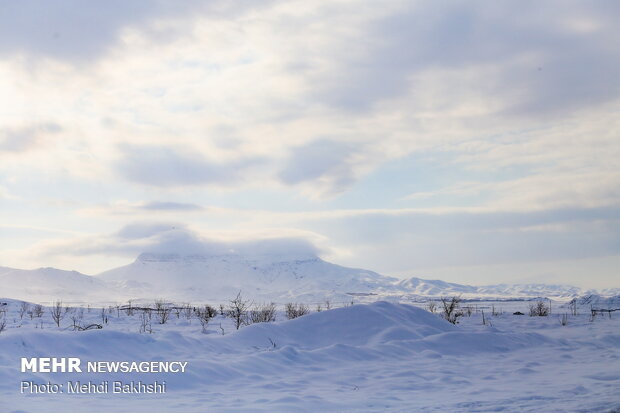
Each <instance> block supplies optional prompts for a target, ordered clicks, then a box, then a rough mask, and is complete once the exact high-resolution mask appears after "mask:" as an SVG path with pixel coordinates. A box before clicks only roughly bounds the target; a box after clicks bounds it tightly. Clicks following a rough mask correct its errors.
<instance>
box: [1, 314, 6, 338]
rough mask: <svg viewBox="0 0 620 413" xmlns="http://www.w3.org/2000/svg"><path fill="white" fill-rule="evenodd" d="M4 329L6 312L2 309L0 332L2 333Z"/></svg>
mask: <svg viewBox="0 0 620 413" xmlns="http://www.w3.org/2000/svg"><path fill="white" fill-rule="evenodd" d="M5 329H6V313H5V312H4V311H0V333H2V332H3V331H4V330H5Z"/></svg>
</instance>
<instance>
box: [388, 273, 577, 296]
mask: <svg viewBox="0 0 620 413" xmlns="http://www.w3.org/2000/svg"><path fill="white" fill-rule="evenodd" d="M398 286H399V287H400V288H401V289H402V290H403V291H404V292H406V293H408V294H414V295H419V296H423V297H441V296H449V295H460V296H462V298H465V299H479V298H480V299H505V298H534V297H549V298H554V299H561V300H565V299H570V298H574V297H578V296H580V295H583V294H586V293H588V292H584V291H582V290H581V289H580V288H578V287H574V286H572V285H562V284H495V285H484V286H472V285H463V284H455V283H449V282H446V281H441V280H424V279H421V278H417V277H412V278H409V279H406V280H402V281H400V282H399V283H398Z"/></svg>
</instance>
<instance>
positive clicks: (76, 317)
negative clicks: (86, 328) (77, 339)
mask: <svg viewBox="0 0 620 413" xmlns="http://www.w3.org/2000/svg"><path fill="white" fill-rule="evenodd" d="M83 318H84V308H80V309H79V310H77V311H74V312H73V314H71V326H72V327H73V329H74V330H78V329H79V328H80V327H81V326H82V319H83Z"/></svg>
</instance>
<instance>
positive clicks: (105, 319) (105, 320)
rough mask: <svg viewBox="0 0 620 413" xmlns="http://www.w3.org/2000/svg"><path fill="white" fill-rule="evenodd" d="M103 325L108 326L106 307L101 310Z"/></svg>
mask: <svg viewBox="0 0 620 413" xmlns="http://www.w3.org/2000/svg"><path fill="white" fill-rule="evenodd" d="M101 324H108V316H107V315H106V313H105V307H102V308H101Z"/></svg>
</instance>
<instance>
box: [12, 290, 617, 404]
mask: <svg viewBox="0 0 620 413" xmlns="http://www.w3.org/2000/svg"><path fill="white" fill-rule="evenodd" d="M2 301H4V302H7V303H8V305H7V306H4V307H3V308H4V309H5V310H6V312H7V315H6V319H7V329H6V330H5V331H4V332H2V333H0V411H2V412H18V411H19V412H52V411H53V412H65V411H89V412H93V413H95V412H109V411H116V412H124V411H132V412H167V411H184V412H293V411H294V412H318V411H321V412H377V411H387V412H414V411H423V412H486V411H509V412H517V411H518V412H530V411H531V412H612V411H618V409H620V392H619V389H620V332H619V327H620V312H615V313H612V316H611V318H609V316H608V315H605V316H604V317H601V316H597V317H595V318H594V319H593V320H591V316H590V312H589V308H590V307H589V305H587V308H586V306H585V305H584V306H583V307H581V308H580V309H579V314H578V315H576V316H573V315H570V311H569V310H568V308H566V307H564V308H560V307H558V308H556V309H554V310H553V311H554V313H552V315H550V316H548V317H529V316H527V315H525V316H517V315H513V314H512V313H513V312H514V311H516V310H520V311H521V312H524V313H526V314H527V313H528V304H529V303H527V302H512V303H502V304H501V307H502V308H501V310H502V313H501V314H497V315H495V316H493V315H492V314H491V312H492V308H491V305H495V304H490V303H466V304H467V305H471V306H473V308H474V311H473V313H472V315H471V316H470V317H467V316H465V317H462V318H460V319H459V320H460V323H459V324H457V325H452V324H450V323H448V322H446V321H444V320H443V319H441V318H440V317H439V316H438V315H436V314H431V313H430V312H428V311H426V310H424V309H421V308H418V307H414V306H410V305H404V304H392V303H387V302H377V303H373V304H364V305H354V306H349V307H344V308H336V309H332V310H329V311H322V312H313V313H311V314H309V315H306V316H303V317H300V318H297V319H294V320H286V318H285V317H284V316H283V314H282V313H281V312H279V313H278V320H277V321H276V322H275V323H261V324H253V325H249V326H245V327H242V328H241V329H240V330H239V331H235V329H234V326H233V324H232V320H231V319H230V318H224V317H222V316H220V315H218V316H216V317H214V318H213V319H211V320H210V322H209V325H208V328H207V333H206V334H205V333H203V332H202V327H201V325H200V323H199V322H198V320H197V319H196V318H195V316H192V317H191V318H190V319H188V318H187V317H186V315H185V314H184V313H183V312H180V313H179V315H178V316H177V315H176V313H175V312H174V311H173V312H172V314H171V317H170V320H169V321H168V322H167V323H166V324H164V325H160V324H157V321H156V317H155V316H153V320H152V329H153V332H152V333H151V334H149V333H142V334H141V333H140V332H139V330H140V314H141V312H140V311H136V312H135V313H134V315H132V316H130V315H127V314H125V313H124V312H122V311H118V310H116V309H114V308H113V309H108V310H107V312H106V314H107V317H108V320H107V321H108V322H107V324H106V323H105V321H102V318H101V309H96V308H91V309H90V311H89V309H88V308H85V309H84V316H83V318H82V320H81V321H80V323H81V324H82V325H86V324H89V323H102V324H103V329H100V330H89V331H73V329H72V328H70V327H69V326H70V325H71V324H72V322H71V320H70V317H71V314H74V313H75V312H79V311H80V310H70V311H69V312H68V313H67V315H66V316H65V318H64V319H63V320H62V321H61V328H57V327H56V326H55V325H54V323H53V321H52V319H51V317H50V313H49V309H46V312H45V313H44V315H43V316H42V317H41V318H40V319H39V318H37V317H33V319H30V317H29V315H28V314H25V315H24V317H23V319H20V316H19V311H18V310H19V307H20V303H19V302H17V301H12V300H2ZM481 310H484V312H485V317H486V318H487V319H488V320H490V325H489V324H487V325H482V318H481V317H482V314H481ZM499 310H500V304H497V307H496V312H499ZM565 313H568V314H569V315H568V318H567V324H566V325H564V326H563V325H561V323H560V317H561V314H565ZM41 327H43V328H41ZM222 329H223V332H224V333H225V334H224V335H222ZM54 356H55V357H80V358H81V359H82V360H84V361H95V360H98V361H101V360H105V361H112V360H129V361H141V360H161V361H177V360H178V361H187V362H188V363H189V364H188V367H187V372H186V373H177V374H172V373H168V374H163V373H158V374H155V373H150V374H148V373H143V374H140V373H125V374H121V373H117V374H113V373H106V374H101V373H86V372H85V373H80V374H78V373H21V372H20V370H19V359H20V357H54ZM22 380H32V381H35V382H38V383H47V382H48V381H50V382H53V383H54V382H55V383H63V382H66V381H69V380H74V381H75V380H80V381H81V382H87V381H89V380H91V381H93V382H101V381H102V380H123V381H128V380H143V381H145V382H153V381H154V380H159V381H162V380H165V381H166V383H167V392H166V394H157V395H150V394H140V395H136V394H133V395H115V394H105V395H94V394H90V395H76V394H54V395H45V394H32V395H30V394H20V391H19V385H20V382H21V381H22Z"/></svg>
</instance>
